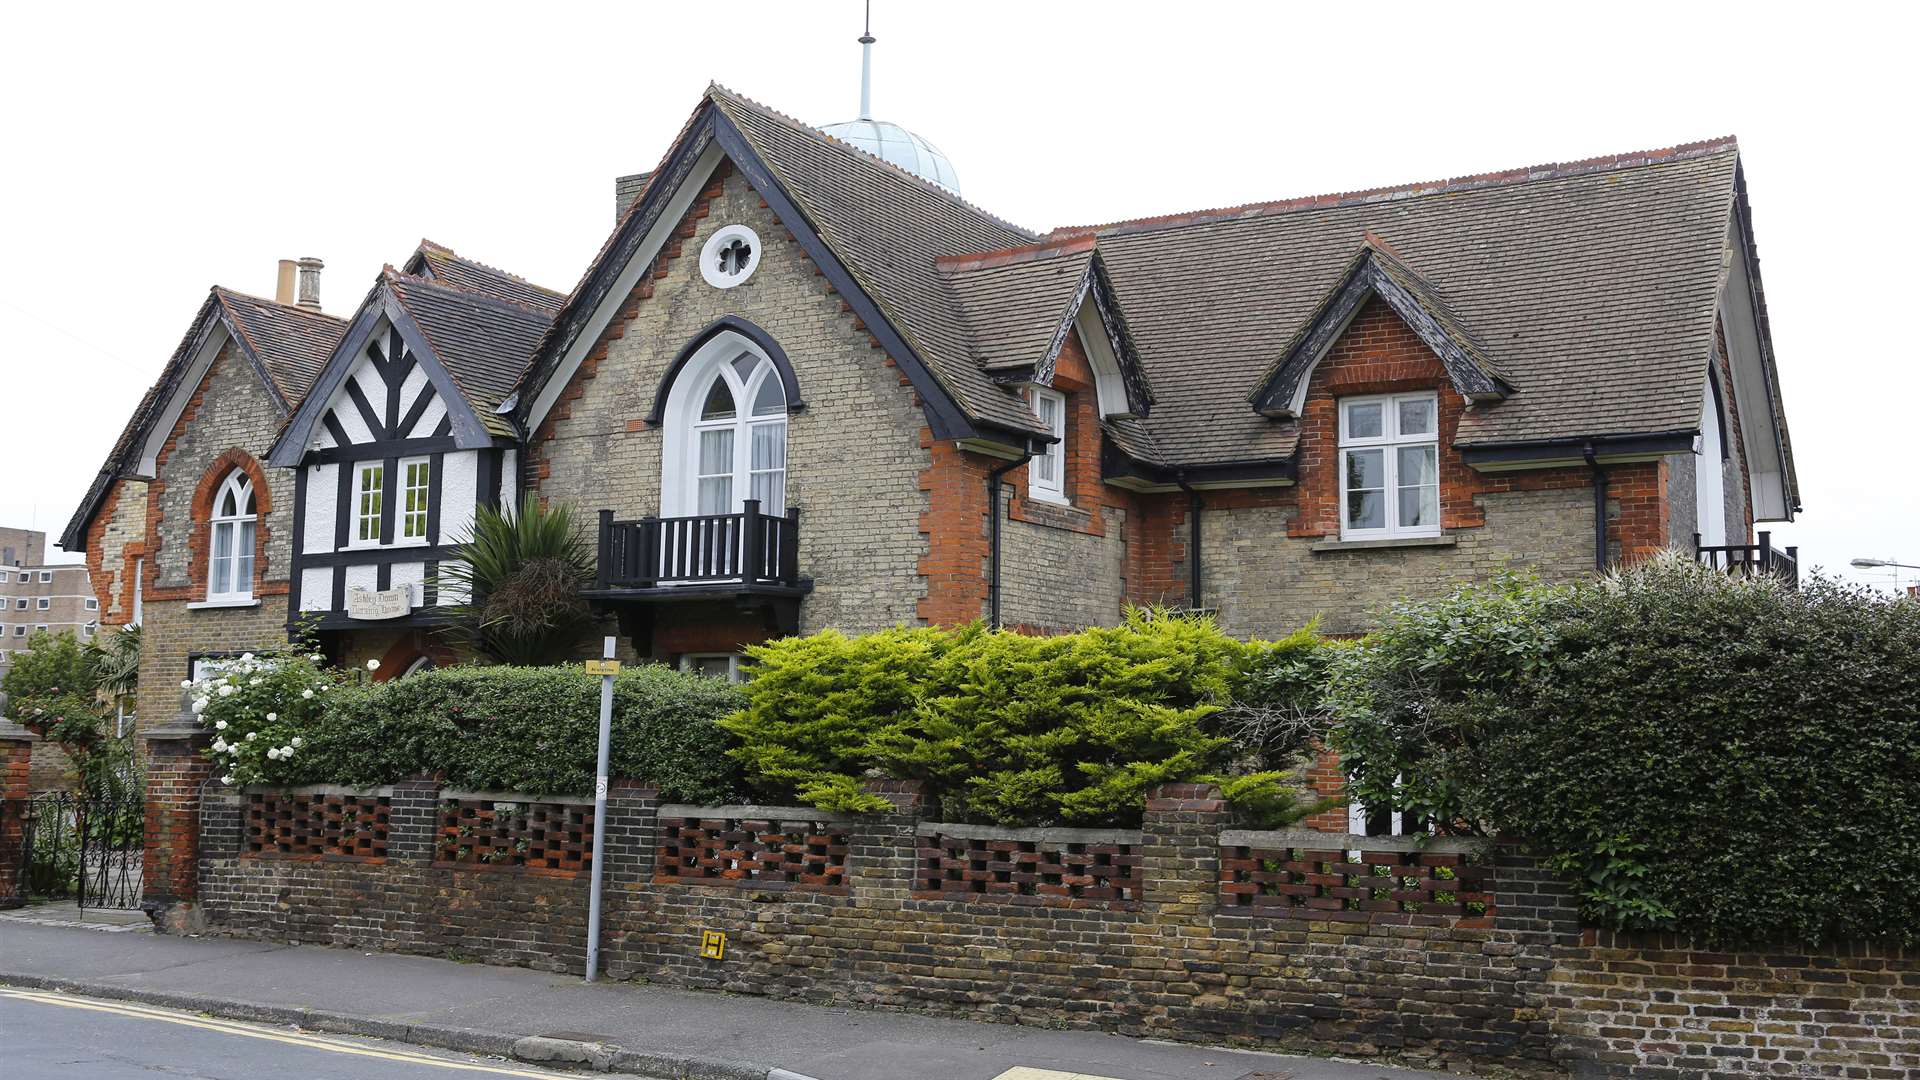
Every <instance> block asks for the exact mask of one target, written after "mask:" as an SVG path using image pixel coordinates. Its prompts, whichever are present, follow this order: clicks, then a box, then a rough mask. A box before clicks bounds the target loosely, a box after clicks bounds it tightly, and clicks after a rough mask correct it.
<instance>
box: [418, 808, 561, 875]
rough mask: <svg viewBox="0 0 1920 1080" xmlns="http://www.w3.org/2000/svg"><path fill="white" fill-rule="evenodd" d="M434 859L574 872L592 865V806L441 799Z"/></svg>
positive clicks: (485, 866)
mask: <svg viewBox="0 0 1920 1080" xmlns="http://www.w3.org/2000/svg"><path fill="white" fill-rule="evenodd" d="M434 858H435V860H436V861H438V862H441V863H448V864H454V865H458V866H467V867H474V868H484V869H526V870H534V871H542V872H547V873H556V874H577V873H579V872H580V871H582V870H585V869H587V868H588V867H589V866H591V865H592V863H593V807H592V806H591V805H588V804H574V803H542V802H502V801H497V800H494V799H442V800H440V825H439V829H438V834H437V841H436V843H435V847H434Z"/></svg>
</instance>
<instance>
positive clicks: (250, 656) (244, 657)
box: [240, 652, 253, 663]
mask: <svg viewBox="0 0 1920 1080" xmlns="http://www.w3.org/2000/svg"><path fill="white" fill-rule="evenodd" d="M252 659H253V654H252V653H250V652H243V653H241V654H240V660H241V662H243V663H245V662H249V661H251V660H252Z"/></svg>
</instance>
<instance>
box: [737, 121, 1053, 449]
mask: <svg viewBox="0 0 1920 1080" xmlns="http://www.w3.org/2000/svg"><path fill="white" fill-rule="evenodd" d="M707 93H708V97H709V98H710V99H711V100H712V102H713V103H714V105H715V106H716V107H717V108H719V109H720V111H721V112H722V113H723V114H724V115H725V116H726V117H727V119H728V120H730V121H732V122H733V125H734V126H735V127H736V128H738V129H739V130H740V132H741V134H742V135H744V136H745V137H746V139H747V141H748V142H749V143H750V144H751V145H752V147H753V149H754V152H755V153H756V154H758V155H759V156H760V158H761V160H762V161H764V162H765V163H766V165H767V166H768V168H770V169H771V170H772V171H773V173H774V174H775V176H776V177H777V178H778V179H779V181H780V184H781V186H783V187H784V188H785V189H786V190H787V193H788V194H789V195H790V196H792V198H793V199H794V201H795V202H796V203H797V204H798V205H799V208H800V210H801V212H802V213H804V214H805V215H806V216H807V218H808V220H809V221H810V222H811V223H812V225H813V227H814V229H815V230H816V231H817V232H819V234H820V236H821V238H822V239H823V240H825V241H826V243H827V244H828V245H829V246H830V247H831V248H832V249H833V251H834V253H835V255H837V256H838V257H839V258H840V260H841V261H842V262H843V263H845V264H846V267H847V270H848V272H849V273H851V274H852V275H853V278H854V280H855V281H856V282H857V283H858V284H859V285H860V287H861V288H862V289H863V290H865V291H866V293H867V295H868V296H870V297H872V298H873V300H874V302H875V303H876V304H877V305H879V307H880V309H881V311H882V312H883V313H884V314H885V315H886V316H887V319H888V321H889V322H890V323H892V324H893V327H894V329H896V330H898V331H899V332H900V334H901V336H902V337H903V338H905V339H906V341H907V343H908V344H909V345H910V346H911V347H912V348H913V349H914V351H915V352H916V353H917V354H919V356H920V357H921V359H923V360H925V361H926V362H927V365H928V366H929V367H930V368H931V369H932V371H933V373H934V377H935V378H936V379H938V380H939V382H940V384H941V386H943V387H944V388H945V389H946V391H947V392H948V393H949V394H950V395H952V397H953V398H954V400H955V401H956V402H957V403H958V404H959V405H960V407H961V408H962V409H963V410H965V411H966V412H967V413H968V414H969V415H971V416H973V417H975V418H977V419H980V420H985V421H988V422H991V423H994V424H999V425H1002V426H1005V427H1009V428H1013V429H1015V430H1029V431H1038V430H1039V426H1038V423H1037V421H1036V420H1035V419H1034V417H1033V413H1032V411H1031V410H1030V409H1029V408H1028V406H1027V404H1026V402H1025V401H1024V400H1022V399H1021V398H1020V397H1019V396H1018V395H1016V394H1014V393H1013V392H1011V391H1009V390H1007V389H1006V388H1004V387H1002V386H999V385H997V384H996V383H994V381H993V380H992V379H991V378H990V377H989V376H988V375H987V373H986V372H985V371H984V370H983V369H982V368H981V366H980V363H979V362H978V360H977V359H976V357H975V355H974V349H973V342H972V341H971V340H970V338H971V335H970V333H969V327H968V326H967V323H966V320H965V319H964V318H963V317H962V316H961V314H960V306H959V303H958V302H957V300H956V298H955V296H954V295H953V293H952V291H951V290H950V289H949V288H948V285H947V281H946V279H945V277H944V275H942V274H941V273H940V272H939V271H938V270H937V269H936V267H935V265H934V263H935V260H936V259H938V258H939V257H940V256H942V255H966V254H972V253H977V252H983V251H993V250H996V249H1000V248H1008V247H1013V246H1015V245H1019V244H1027V243H1031V242H1032V241H1033V240H1035V239H1037V237H1036V236H1035V235H1034V234H1033V233H1031V232H1028V231H1027V230H1025V229H1022V228H1019V227H1018V226H1015V225H1010V224H1008V223H1007V222H1004V221H1001V220H1000V219H998V218H996V217H993V216H992V215H990V214H988V213H986V212H985V211H982V210H980V209H978V208H976V207H974V206H972V205H971V204H969V203H967V202H965V201H963V200H962V199H960V197H959V196H957V195H955V194H953V193H952V192H950V191H948V190H946V189H945V188H942V187H940V186H938V185H937V184H932V183H929V182H927V181H925V180H922V179H920V178H919V177H917V176H914V175H913V174H912V173H909V172H906V171H905V170H903V169H900V168H898V167H897V166H894V165H890V164H888V163H887V162H884V161H882V160H880V159H879V158H877V157H874V156H873V155H871V154H868V153H865V152H864V151H861V150H856V149H854V148H853V147H852V146H850V145H848V144H847V143H843V142H840V141H839V140H837V139H833V138H829V137H828V136H826V135H824V134H822V133H821V132H819V131H817V130H815V129H814V128H811V127H808V126H806V125H805V124H802V123H800V122H799V121H797V120H794V119H792V118H790V117H787V116H782V115H781V114H779V113H776V112H774V111H772V110H770V109H768V108H766V107H765V106H762V105H759V104H757V103H755V102H751V101H748V100H747V99H745V98H742V97H740V96H738V95H736V94H734V93H732V92H731V91H728V90H725V89H722V88H720V87H718V86H715V87H712V88H710V89H709V90H708V91H707Z"/></svg>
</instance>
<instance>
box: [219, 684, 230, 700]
mask: <svg viewBox="0 0 1920 1080" xmlns="http://www.w3.org/2000/svg"><path fill="white" fill-rule="evenodd" d="M220 696H221V697H232V696H233V687H232V686H230V685H229V686H222V687H221V688H220Z"/></svg>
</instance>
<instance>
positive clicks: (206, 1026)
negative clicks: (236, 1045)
mask: <svg viewBox="0 0 1920 1080" xmlns="http://www.w3.org/2000/svg"><path fill="white" fill-rule="evenodd" d="M0 998H7V999H12V1000H15V1001H31V1002H37V1003H39V1004H42V1005H57V1006H59V1007H61V1008H63V1009H81V1010H84V1011H86V1012H100V1013H109V1014H111V1015H114V1016H128V1017H133V1018H134V1019H138V1020H158V1021H161V1022H162V1023H167V1024H178V1025H180V1026H181V1027H191V1028H200V1029H201V1030H203V1031H213V1032H218V1033H220V1034H222V1035H240V1036H244V1037H246V1038H249V1039H266V1040H268V1041H269V1042H277V1043H285V1044H287V1045H288V1046H304V1047H307V1048H308V1049H310V1050H325V1051H328V1052H329V1053H335V1054H350V1055H353V1056H354V1057H369V1058H380V1059H382V1060H385V1061H400V1062H406V1063H409V1064H413V1065H431V1066H434V1067H435V1068H441V1069H460V1070H463V1071H466V1072H472V1073H487V1074H490V1075H493V1076H526V1077H534V1078H536V1080H579V1077H578V1076H577V1075H576V1076H568V1075H567V1074H563V1073H552V1072H541V1071H538V1070H533V1069H515V1068H511V1067H506V1066H498V1065H478V1064H470V1063H467V1062H462V1061H453V1060H449V1059H447V1058H443V1057H434V1056H433V1055H431V1054H420V1053H415V1052H413V1051H409V1050H378V1049H375V1048H373V1047H370V1046H363V1045H360V1044H358V1043H352V1042H347V1041H345V1040H342V1039H330V1038H327V1037H326V1036H323V1035H308V1034H305V1033H304V1032H290V1031H284V1030H278V1029H275V1028H270V1027H264V1026H261V1025H259V1024H245V1023H240V1022H238V1021H234V1020H215V1019H212V1018H209V1017H203V1016H193V1015H190V1014H188V1013H183V1012H178V1011H176V1010H173V1009H157V1008H153V1007H151V1006H147V1005H132V1004H126V1003H122V1002H107V1001H96V1000H94V999H92V998H81V997H73V996H71V995H68V994H59V993H48V992H44V991H39V990H13V989H9V988H6V987H0Z"/></svg>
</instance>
